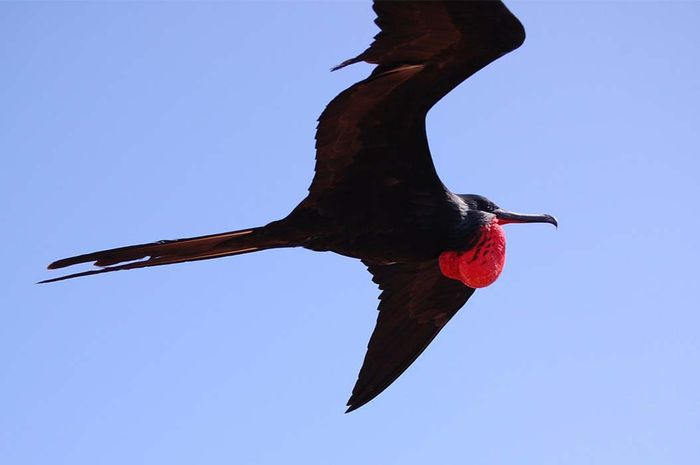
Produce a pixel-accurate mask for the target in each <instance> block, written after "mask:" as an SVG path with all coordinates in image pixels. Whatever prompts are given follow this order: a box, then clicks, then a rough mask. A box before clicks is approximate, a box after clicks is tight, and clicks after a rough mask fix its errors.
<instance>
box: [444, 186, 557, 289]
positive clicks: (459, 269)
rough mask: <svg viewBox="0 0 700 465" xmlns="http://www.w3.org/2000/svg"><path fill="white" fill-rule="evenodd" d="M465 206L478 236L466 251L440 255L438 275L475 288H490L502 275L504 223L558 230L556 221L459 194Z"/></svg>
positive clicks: (547, 216)
mask: <svg viewBox="0 0 700 465" xmlns="http://www.w3.org/2000/svg"><path fill="white" fill-rule="evenodd" d="M459 198H460V199H461V200H462V201H463V202H464V203H465V204H466V206H467V212H466V217H467V221H468V222H469V223H472V224H473V223H476V226H477V229H478V235H477V236H476V237H475V239H474V241H473V242H472V243H471V245H470V246H469V248H467V249H466V250H448V251H445V252H443V253H441V254H440V258H439V264H440V269H441V271H442V274H444V275H445V276H447V277H448V278H452V279H457V280H459V281H462V282H463V283H464V284H466V285H467V286H469V287H474V288H479V287H486V286H488V285H490V284H493V282H494V281H496V279H498V277H499V276H500V274H501V271H503V266H504V265H505V261H506V236H505V232H504V231H503V228H502V227H501V226H502V225H504V224H508V223H549V224H553V225H554V226H555V227H556V226H558V224H557V219H556V218H554V217H553V216H552V215H547V214H524V213H514V212H511V211H508V210H504V209H502V208H501V207H499V206H498V205H496V204H495V203H493V202H492V201H490V200H489V199H487V198H486V197H484V196H481V195H476V194H461V195H459Z"/></svg>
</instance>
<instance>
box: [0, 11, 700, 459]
mask: <svg viewBox="0 0 700 465" xmlns="http://www.w3.org/2000/svg"><path fill="white" fill-rule="evenodd" d="M509 6H510V7H511V9H512V10H513V12H515V13H516V15H517V16H518V17H519V18H520V19H521V20H522V22H523V23H524V25H525V27H526V30H527V33H528V39H527V41H526V42H525V44H524V46H523V47H521V48H520V49H519V50H517V51H515V52H513V53H512V54H510V55H508V56H506V57H504V58H503V59H501V60H499V61H498V62H496V63H494V64H493V65H491V66H489V67H488V68H487V69H485V70H483V71H482V72H480V73H479V74H478V75H477V76H474V77H473V78H471V79H470V80H469V81H467V82H466V83H464V84H463V85H462V86H460V87H459V88H458V89H457V90H456V91H454V92H452V93H451V94H450V95H449V96H448V97H447V98H446V99H445V100H444V101H443V102H441V103H440V104H439V105H438V106H437V107H436V108H435V109H434V111H432V112H431V113H430V115H429V120H428V132H429V137H430V142H431V147H432V150H433V153H434V155H435V160H436V164H437V166H438V171H439V172H440V174H441V176H442V178H443V180H444V181H445V182H446V184H447V185H448V186H450V187H451V188H452V189H453V190H455V191H457V192H465V193H469V192H474V193H481V194H485V195H487V196H489V197H490V198H492V199H494V200H495V201H496V202H498V203H499V204H501V205H502V206H504V207H506V208H509V209H513V210H516V211H530V212H549V213H553V214H556V215H557V216H558V218H559V221H560V224H561V226H560V228H559V229H558V230H555V229H553V228H551V227H548V226H546V225H529V226H515V225H514V226H509V227H508V240H509V242H508V250H509V252H508V263H507V265H506V269H505V271H504V273H503V275H502V277H501V278H500V280H499V281H498V282H497V283H496V284H494V285H493V286H491V287H490V288H487V289H485V290H482V291H478V292H477V293H476V295H475V296H474V297H473V298H472V300H471V301H470V302H469V304H468V305H467V306H466V307H465V308H464V309H463V310H462V311H461V312H460V313H459V314H458V316H457V317H456V318H455V319H454V320H453V321H452V322H451V323H450V324H449V325H448V327H447V328H446V329H445V330H444V331H443V332H442V333H441V335H440V336H439V337H438V339H437V340H436V341H435V342H434V343H433V344H432V345H431V347H430V348H429V349H428V350H427V351H426V352H425V353H424V354H423V356H422V357H421V358H420V359H419V360H418V361H417V362H416V363H415V364H414V366H413V367H411V368H410V369H409V370H408V371H407V372H406V373H405V375H404V376H402V377H401V378H400V379H399V380H398V381H397V382H396V383H395V384H394V385H392V386H391V387H390V388H389V389H388V390H387V391H386V392H384V393H383V394H382V395H381V396H380V397H378V398H377V399H376V400H374V401H373V402H371V403H370V404H368V405H367V406H365V407H363V408H362V409H360V410H359V411H357V412H355V413H353V414H349V415H344V414H343V410H344V409H343V406H344V403H345V401H346V399H347V397H348V396H349V394H350V390H351V388H352V386H353V384H354V382H355V378H356V375H357V371H358V369H359V366H360V363H361V361H362V358H363V356H364V350H365V345H366V343H367V339H368V337H369V334H370V332H371V330H372V327H373V325H374V320H375V318H376V310H375V309H376V303H377V300H376V298H377V295H378V292H377V290H376V289H375V287H374V285H373V284H372V282H371V281H370V277H369V275H368V273H367V272H366V271H365V270H364V268H363V266H362V265H361V264H360V263H359V262H357V261H353V260H350V259H347V258H344V257H340V256H336V255H332V254H317V253H312V252H309V251H305V250H282V251H270V252H264V253H260V254H251V255H246V256H243V257H236V258H230V259H223V260H218V261H208V262H199V263H190V264H186V265H176V266H173V267H166V268H156V269H150V270H139V271H132V272H122V273H115V274H112V275H105V276H98V277H91V278H85V279H81V280H75V281H68V282H62V283H56V284H52V285H43V286H37V285H34V284H33V283H34V282H35V281H38V280H41V279H46V278H48V277H50V276H53V275H52V274H50V273H48V272H46V271H45V270H44V267H45V265H46V264H47V263H48V262H49V261H51V260H53V259H56V258H60V257H63V256H66V255H71V254H75V253H81V252H88V251H92V250H96V249H101V248H106V247H113V246H120V245H127V244H131V243H137V242H144V241H151V240H156V239H170V238H177V237H183V236H191V235H198V234H205V233H213V232H219V231H224V230H230V229H238V228H242V227H247V226H254V225H260V224H264V223H266V222H267V221H270V220H273V219H277V218H279V217H281V216H283V215H285V214H286V213H287V212H288V211H289V210H290V209H291V208H292V207H293V206H294V205H295V204H296V202H298V201H299V200H300V199H301V198H302V197H303V196H304V195H305V192H306V188H307V186H308V184H309V182H310V180H311V176H312V172H313V159H314V152H313V136H314V129H315V120H316V118H317V116H318V115H319V113H320V112H321V110H322V109H323V107H324V105H325V104H326V103H327V102H328V101H329V100H330V99H331V98H332V97H334V96H335V95H336V94H337V93H338V92H339V91H340V90H342V89H343V88H345V87H347V86H349V85H350V84H351V83H353V82H355V81H356V80H358V79H360V78H362V77H363V76H365V75H366V74H367V73H368V71H369V69H370V67H369V66H367V65H355V66H353V67H351V68H348V69H344V70H342V71H339V72H336V73H329V72H328V70H329V68H330V67H331V66H333V65H335V64H337V63H339V62H340V61H342V60H344V59H346V58H349V57H351V56H354V55H355V54H357V53H358V52H360V51H361V50H364V48H365V47H366V46H367V45H368V44H369V43H370V40H371V37H372V36H373V35H374V33H375V32H376V29H375V27H374V25H373V24H372V19H373V14H372V12H371V9H370V6H369V3H368V2H357V3H323V2H313V3H311V2H309V3H286V2H285V3H208V4H191V3H176V4H173V3H151V4H143V3H123V4H122V3H106V4H103V3H34V2H31V3H30V2H27V3H7V2H3V3H0V63H2V73H0V108H1V109H0V153H1V154H2V162H3V163H2V165H3V166H2V169H1V170H0V199H1V200H0V202H2V205H1V209H2V210H1V211H2V218H3V220H2V223H3V227H2V229H1V232H0V235H1V237H0V239H1V242H2V244H3V247H2V248H3V254H2V257H3V258H2V262H3V263H2V270H3V271H2V292H1V293H0V294H1V295H0V308H1V309H0V412H1V413H0V462H2V463H4V464H13V465H15V464H16V465H20V464H21V465H25V464H37V465H47V464H51V465H59V464H67V465H78V464H86V465H87V464H89V465H95V464H115V465H124V464H130V465H136V464H168V465H178V464H281V463H282V464H287V463H324V464H357V463H367V464H372V463H383V464H389V465H391V464H399V463H400V464H404V465H412V464H421V465H424V464H428V463H444V464H470V465H490V464H494V465H502V464H511V463H512V464H518V465H529V464H532V465H546V464H552V465H561V464H566V465H578V464H580V465H591V464H596V465H603V464H605V465H607V464H610V465H620V464H634V465H639V464H659V465H667V464H691V463H700V441H698V438H699V437H700V373H699V370H698V368H699V366H698V365H699V364H698V361H699V360H700V338H699V337H698V332H699V331H700V312H699V311H698V308H699V307H700V306H699V305H698V303H697V300H698V299H697V296H696V295H697V294H696V293H697V288H698V260H699V259H700V256H699V255H700V254H699V252H698V245H697V239H696V236H697V234H698V226H699V216H700V215H698V211H697V210H698V206H697V202H698V201H699V200H700V188H699V187H698V184H699V181H698V174H699V173H700V166H699V165H700V163H699V162H698V155H699V153H700V150H699V149H700V147H699V146H700V143H699V141H698V140H699V137H700V133H699V132H698V131H699V128H700V85H699V83H700V60H698V58H699V56H698V53H699V51H700V28H698V24H700V3H697V2H684V3H681V2H678V3H676V2H673V3H672V2H617V3H608V2H575V3H564V2H532V3H530V2H525V3H523V2H510V3H509Z"/></svg>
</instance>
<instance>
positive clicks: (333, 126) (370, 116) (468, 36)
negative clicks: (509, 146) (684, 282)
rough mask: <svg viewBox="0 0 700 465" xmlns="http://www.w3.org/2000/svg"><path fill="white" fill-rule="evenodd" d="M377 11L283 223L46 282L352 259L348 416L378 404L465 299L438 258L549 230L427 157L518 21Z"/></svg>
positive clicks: (452, 9)
mask: <svg viewBox="0 0 700 465" xmlns="http://www.w3.org/2000/svg"><path fill="white" fill-rule="evenodd" d="M374 10H375V11H376V13H377V19H376V23H377V25H378V26H379V27H380V29H381V31H380V32H379V33H378V34H377V35H376V36H375V39H374V42H373V43H372V45H371V46H370V47H369V48H368V49H367V50H365V51H364V52H362V53H361V54H360V55H358V56H357V57H355V58H353V59H350V60H347V61H345V62H343V63H342V64H340V65H339V66H337V67H336V68H335V69H339V68H342V67H344V66H347V65H349V64H352V63H356V62H359V61H365V62H368V63H373V64H376V65H377V66H376V67H375V68H374V71H373V72H372V74H371V75H370V76H369V77H368V78H367V79H365V80H363V81H361V82H358V83H357V84H355V85H353V86H351V87H350V88H348V89H347V90H345V91H343V92H342V93H340V95H338V96H337V97H336V98H335V99H333V101H331V102H330V104H329V105H328V107H327V108H326V109H325V110H324V112H323V113H322V115H321V117H320V118H319V124H318V130H317V133H316V174H315V176H314V179H313V181H312V183H311V186H310V187H309V194H308V196H307V197H306V198H305V199H304V200H302V201H301V203H300V204H299V205H298V206H297V207H296V208H295V209H294V210H293V211H292V212H291V213H290V214H289V215H288V216H287V217H286V218H284V219H282V220H279V221H274V222H272V223H270V224H268V225H266V226H262V227H259V228H251V229H246V230H240V231H232V232H227V233H223V234H214V235H211V236H203V237H197V238H189V239H179V240H174V241H160V242H154V243H150V244H142V245H135V246H129V247H122V248H117V249H111V250H105V251H101V252H95V253H90V254H86V255H80V256H77V257H72V258H67V259H63V260H59V261H56V262H54V263H52V264H51V265H49V268H51V269H54V268H62V267H65V266H69V265H74V264H78V263H86V262H94V265H96V266H98V267H100V268H98V269H92V270H88V271H85V272H82V273H75V274H72V275H68V276H63V277H59V278H54V279H49V280H46V281H44V282H51V281H59V280H63V279H68V278H73V277H78V276H86V275H91V274H97V273H106V272H110V271H117V270H127V269H133V268H143V267H149V266H157V265H167V264H171V263H179V262H186V261H194V260H205V259H209V258H217V257H223V256H229V255H237V254H242V253H248V252H254V251H257V250H263V249H271V248H278V247H306V248H308V249H312V250H318V251H333V252H336V253H339V254H342V255H346V256H349V257H354V258H359V259H361V260H362V262H363V263H364V264H365V265H367V267H368V269H369V271H370V273H372V275H373V280H374V282H375V283H377V284H378V285H379V288H380V289H381V291H382V292H381V295H380V299H381V301H380V304H379V318H378V320H377V326H376V328H375V330H374V333H373V334H372V337H371V339H370V341H369V346H368V350H367V355H366V357H365V360H364V364H363V366H362V369H361V370H360V375H359V379H358V381H357V384H356V385H355V388H354V389H353V393H352V397H351V398H350V400H349V402H348V406H349V408H348V411H350V410H354V409H356V408H358V407H360V406H362V405H364V404H365V403H367V402H369V401H370V400H372V399H373V398H374V397H376V396H377V395H378V394H379V393H380V392H382V391H383V390H384V389H385V388H386V387H387V386H389V385H390V384H391V383H392V382H393V381H394V380H395V379H396V378H397V377H398V376H400V375H401V373H403V372H404V371H405V370H406V368H408V366H409V365H410V364H411V363H412V362H413V361H414V360H415V359H416V358H417V357H418V356H419V355H420V354H421V352H422V351H423V350H424V349H425V348H426V347H427V346H428V344H430V342H431V341H432V340H433V338H434V337H435V336H436V335H437V333H438V332H439V331H440V330H441V329H442V327H443V326H444V325H445V324H446V323H447V322H448V321H449V319H450V318H451V317H452V316H453V315H454V314H455V313H456V312H457V311H458V310H459V309H460V308H461V307H462V306H463V305H464V303H465V302H466V301H467V300H468V299H469V297H470V296H471V295H472V294H473V293H474V289H473V288H471V287H468V286H466V285H464V284H463V282H461V281H459V280H457V279H451V278H448V277H446V276H445V274H443V272H442V271H441V265H440V263H439V260H440V257H441V254H442V253H443V252H446V251H453V253H461V252H462V251H468V250H470V248H472V247H475V246H477V242H478V241H479V240H480V237H481V236H482V234H484V232H483V231H485V230H486V229H484V228H485V227H486V226H487V225H489V224H492V223H493V224H496V223H497V224H503V223H507V222H547V223H552V224H556V220H554V218H553V217H551V216H549V215H518V214H514V213H510V212H507V211H505V210H501V209H499V208H498V207H497V206H496V205H494V204H493V203H492V202H490V201H489V200H488V199H486V198H484V197H481V196H476V195H457V194H453V193H452V192H450V191H449V190H448V189H447V188H446V187H445V186H444V185H443V183H442V182H441V181H440V178H439V177H438V175H437V173H436V171H435V167H434V165H433V161H432V158H431V155H430V151H429V149H428V141H427V136H426V132H425V117H426V114H427V112H428V111H429V110H430V108H432V106H433V105H434V104H435V103H436V102H437V101H438V100H440V99H441V98H442V97H444V96H445V95H446V94H447V93H448V92H450V90H452V89H453V88H454V87H455V86H457V85H458V84H459V83H461V82H462V81H464V80H465V79H466V78H468V77H469V76H471V75H472V74H474V73H475V72H477V71H478V70H480V69H481V68H483V67H484V66H486V65H487V64H489V63H490V62H492V61H494V60H496V59H497V58H499V57H501V56H503V55H505V54H506V53H508V52H510V51H511V50H514V49H515V48H517V47H518V46H520V44H521V43H522V42H523V40H524V39H525V32H524V29H523V27H522V25H521V24H520V22H519V21H518V20H517V19H516V18H515V16H513V15H512V14H511V13H510V12H509V11H508V9H507V8H506V7H505V6H504V5H503V3H501V2H500V1H471V2H445V1H433V2H412V1H404V2H384V1H375V3H374ZM482 243H484V242H483V241H482ZM473 260H474V258H472V261H473ZM484 263H486V262H484ZM484 266H488V265H484ZM499 272H500V270H499ZM496 276H497V274H496Z"/></svg>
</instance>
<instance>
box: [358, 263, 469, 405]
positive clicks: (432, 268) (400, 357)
mask: <svg viewBox="0 0 700 465" xmlns="http://www.w3.org/2000/svg"><path fill="white" fill-rule="evenodd" d="M366 264H367V263H366ZM367 265H368V266H367V268H368V269H369V271H370V273H372V275H373V281H374V282H375V283H377V284H378V285H379V288H380V289H381V290H382V293H381V295H380V296H379V299H380V302H379V317H378V318H377V325H376V327H375V328H374V332H373V333H372V337H371V338H370V340H369V344H368V346H367V355H365V360H364V362H363V364H362V368H361V369H360V374H359V377H358V380H357V383H356V384H355V387H354V388H353V390H352V396H351V397H350V400H348V410H347V411H348V412H350V411H353V410H355V409H357V408H359V407H361V406H363V405H364V404H366V403H367V402H369V401H370V400H372V399H374V398H375V397H376V396H378V395H379V394H380V393H381V392H382V391H383V390H384V389H386V388H387V387H388V386H389V385H390V384H391V383H393V382H394V381H395V380H396V378H398V377H399V376H400V375H401V373H403V372H404V371H405V370H406V369H407V368H408V367H409V366H410V365H411V363H413V361H414V360H415V359H416V358H418V356H419V355H420V354H421V353H422V352H423V350H425V348H426V347H428V344H430V342H431V341H432V340H433V338H434V337H435V336H437V334H438V333H439V332H440V330H441V329H442V328H443V326H445V324H446V323H447V322H448V321H449V320H450V318H452V317H453V316H454V315H455V313H457V310H459V309H460V308H462V306H463V305H464V304H465V303H466V302H467V300H468V299H469V297H471V295H472V294H473V293H474V289H472V288H470V287H467V286H465V285H464V284H462V283H461V282H459V281H455V280H452V279H449V278H446V277H445V276H443V275H442V273H441V272H440V269H439V267H438V263H437V260H430V261H426V262H419V263H396V264H392V265H372V264H367Z"/></svg>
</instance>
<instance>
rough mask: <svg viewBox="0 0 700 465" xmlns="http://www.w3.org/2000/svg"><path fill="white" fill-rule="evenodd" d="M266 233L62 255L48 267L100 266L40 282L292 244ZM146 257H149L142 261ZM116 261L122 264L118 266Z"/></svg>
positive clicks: (258, 231) (229, 234)
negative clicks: (91, 263)
mask: <svg viewBox="0 0 700 465" xmlns="http://www.w3.org/2000/svg"><path fill="white" fill-rule="evenodd" d="M266 232H267V231H266V227H260V228H251V229H241V230H239V231H229V232H225V233H221V234H211V235H208V236H199V237H190V238H187V239H175V240H168V241H158V242H151V243H150V244H139V245H130V246H128V247H119V248H116V249H109V250H101V251H99V252H93V253H88V254H84V255H78V256H75V257H69V258H64V259H61V260H57V261H55V262H53V263H51V264H50V265H49V266H48V269H50V270H53V269H57V268H64V267H66V266H71V265H77V264H79V263H88V262H94V263H93V265H94V266H97V267H100V268H99V269H96V270H95V269H93V270H88V271H83V272H80V273H74V274H69V275H66V276H60V277H58V278H52V279H47V280H45V281H40V283H39V284H41V283H52V282H55V281H62V280H64V279H70V278H77V277H80V276H89V275H93V274H99V273H109V272H110V271H119V270H133V269H135V268H146V267H149V266H159V265H170V264H171V263H183V262H193V261H197V260H208V259H210V258H219V257H228V256H230V255H240V254H244V253H249V252H257V251H258V250H265V249H270V248H275V247H285V246H290V245H291V244H289V243H287V242H285V241H284V240H279V239H277V238H271V237H269V235H268V234H266ZM146 257H148V258H147V259H146V260H144V259H145V258H146ZM119 263H123V264H122V265H119Z"/></svg>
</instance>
